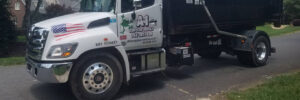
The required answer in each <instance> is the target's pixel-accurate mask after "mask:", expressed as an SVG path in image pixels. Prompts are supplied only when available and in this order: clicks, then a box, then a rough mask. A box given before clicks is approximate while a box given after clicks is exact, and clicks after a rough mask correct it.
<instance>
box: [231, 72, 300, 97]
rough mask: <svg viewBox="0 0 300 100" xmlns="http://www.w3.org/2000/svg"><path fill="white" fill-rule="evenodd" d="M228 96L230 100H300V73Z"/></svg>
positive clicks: (274, 79) (279, 77) (277, 78)
mask: <svg viewBox="0 0 300 100" xmlns="http://www.w3.org/2000/svg"><path fill="white" fill-rule="evenodd" d="M226 96H227V98H228V100H300V73H296V74H290V75H282V76H278V77H275V78H273V79H271V80H269V81H267V82H266V83H264V84H262V85H259V86H257V87H255V88H250V89H248V90H245V91H235V92H230V93H228V94H227V95H226Z"/></svg>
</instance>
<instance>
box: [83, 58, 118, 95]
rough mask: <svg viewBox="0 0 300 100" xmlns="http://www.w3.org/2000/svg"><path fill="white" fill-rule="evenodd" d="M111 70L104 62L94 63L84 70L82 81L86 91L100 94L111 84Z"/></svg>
mask: <svg viewBox="0 0 300 100" xmlns="http://www.w3.org/2000/svg"><path fill="white" fill-rule="evenodd" d="M112 81H113V72H112V69H111V68H110V66H108V65H107V64H105V63H94V64H92V65H90V66H89V67H88V68H87V69H86V70H85V72H84V75H83V78H82V82H83V86H84V88H85V89H86V91H87V92H89V93H93V94H101V93H103V92H105V91H106V90H107V89H108V88H109V87H110V86H111V84H112Z"/></svg>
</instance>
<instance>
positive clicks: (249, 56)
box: [238, 36, 270, 67]
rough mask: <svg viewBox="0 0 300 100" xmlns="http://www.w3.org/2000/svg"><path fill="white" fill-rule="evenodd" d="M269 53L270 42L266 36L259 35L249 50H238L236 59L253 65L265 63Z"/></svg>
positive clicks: (257, 65)
mask: <svg viewBox="0 0 300 100" xmlns="http://www.w3.org/2000/svg"><path fill="white" fill-rule="evenodd" d="M269 54H270V43H269V40H268V39H267V37H265V36H259V37H257V38H256V39H255V40H254V42H253V49H252V51H251V52H240V53H239V54H238V59H239V61H240V62H241V63H242V64H246V65H252V66H254V67H259V66H264V65H266V64H267V61H268V58H269Z"/></svg>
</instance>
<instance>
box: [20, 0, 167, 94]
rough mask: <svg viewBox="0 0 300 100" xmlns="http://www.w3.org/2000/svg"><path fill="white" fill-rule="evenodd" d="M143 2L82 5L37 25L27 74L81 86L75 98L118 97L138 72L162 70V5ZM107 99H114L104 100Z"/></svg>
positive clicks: (156, 0)
mask: <svg viewBox="0 0 300 100" xmlns="http://www.w3.org/2000/svg"><path fill="white" fill-rule="evenodd" d="M138 3H140V4H139V7H134V4H133V0H82V1H81V9H80V12H77V13H74V14H69V15H65V16H60V17H56V18H52V19H49V20H45V21H42V22H39V23H36V24H34V25H33V26H32V28H31V30H30V32H29V34H28V37H29V42H28V45H27V56H26V60H27V69H28V72H29V73H30V74H31V75H32V76H33V77H35V78H37V79H38V80H40V81H43V82H48V83H66V82H68V81H76V82H74V83H75V84H73V85H71V87H72V88H76V87H74V86H77V85H80V87H82V88H80V90H77V88H76V89H74V91H76V92H74V93H75V94H77V93H79V92H80V91H85V93H87V94H89V95H94V96H97V94H100V93H103V92H104V93H105V92H107V91H108V92H109V93H112V94H114V93H116V91H113V90H114V89H118V88H119V87H120V86H121V84H122V83H126V82H128V81H129V80H130V77H132V75H133V72H139V73H140V74H142V73H147V72H145V71H151V72H152V71H153V72H154V71H161V70H163V69H164V68H165V50H164V49H163V48H162V43H163V30H162V0H143V1H138ZM145 49H147V50H145ZM129 55H131V56H129ZM101 58H105V59H104V60H103V59H101ZM141 58H143V59H144V60H143V61H141ZM92 59H100V60H98V61H93V60H92ZM108 59H109V60H108ZM129 59H137V60H138V61H136V62H130V61H129ZM145 59H147V60H145ZM89 61H92V62H89ZM81 62H84V63H81ZM147 62H148V64H146V63H147ZM86 63H89V64H88V65H87V64H86ZM130 63H131V64H130ZM133 63H135V64H133ZM129 65H136V66H137V65H139V66H144V67H143V68H141V67H139V68H137V67H130V66H129ZM152 67H153V68H152ZM82 68H84V69H82ZM105 68H106V69H105ZM146 69H153V70H146ZM82 70H85V71H83V72H81V71H82ZM80 73H81V74H80ZM140 74H138V73H136V75H140ZM84 75H88V76H84ZM76 77H84V78H79V79H80V81H78V79H74V78H76ZM91 78H92V80H90V79H91ZM113 80H116V81H113ZM81 83H83V84H81ZM107 97H111V96H104V97H100V98H107ZM78 98H79V99H82V97H78ZM88 98H90V99H93V96H89V97H88ZM98 98H99V97H98Z"/></svg>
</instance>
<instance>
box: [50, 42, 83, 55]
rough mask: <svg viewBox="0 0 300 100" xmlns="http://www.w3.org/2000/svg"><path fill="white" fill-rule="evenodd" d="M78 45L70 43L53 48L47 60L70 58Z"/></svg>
mask: <svg viewBox="0 0 300 100" xmlns="http://www.w3.org/2000/svg"><path fill="white" fill-rule="evenodd" d="M77 45H78V43H68V44H62V45H56V46H52V47H51V49H50V52H49V53H48V56H47V58H67V57H70V56H71V55H72V54H73V53H74V51H75V50H76V48H77Z"/></svg>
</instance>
